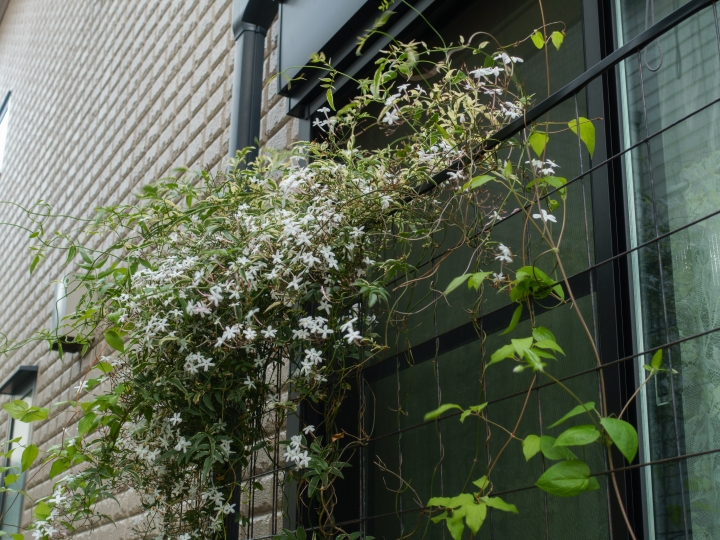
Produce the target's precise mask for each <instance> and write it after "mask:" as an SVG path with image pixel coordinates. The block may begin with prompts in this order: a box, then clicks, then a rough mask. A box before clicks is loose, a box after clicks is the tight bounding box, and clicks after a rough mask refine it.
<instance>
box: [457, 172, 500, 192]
mask: <svg viewBox="0 0 720 540" xmlns="http://www.w3.org/2000/svg"><path fill="white" fill-rule="evenodd" d="M492 180H495V177H494V176H490V175H489V174H482V175H480V176H476V177H474V178H473V179H472V180H470V181H469V182H467V183H466V184H465V185H464V186H463V187H464V188H465V189H477V188H479V187H480V186H482V185H484V184H487V183H488V182H491V181H492Z"/></svg>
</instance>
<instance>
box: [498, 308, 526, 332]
mask: <svg viewBox="0 0 720 540" xmlns="http://www.w3.org/2000/svg"><path fill="white" fill-rule="evenodd" d="M520 317H522V304H518V307H516V308H515V311H513V316H512V319H510V324H509V325H508V327H507V328H506V329H505V330H503V331H502V332H500V335H501V336H502V335H503V334H508V333H510V332H512V331H513V330H515V327H516V326H517V325H518V323H519V322H520Z"/></svg>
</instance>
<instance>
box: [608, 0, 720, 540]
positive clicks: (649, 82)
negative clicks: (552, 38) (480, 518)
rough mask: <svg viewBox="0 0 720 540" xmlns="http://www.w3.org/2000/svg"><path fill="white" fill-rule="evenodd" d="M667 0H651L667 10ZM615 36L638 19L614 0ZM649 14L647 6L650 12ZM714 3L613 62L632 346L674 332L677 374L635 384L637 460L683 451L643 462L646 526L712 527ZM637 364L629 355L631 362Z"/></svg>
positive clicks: (719, 88)
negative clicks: (640, 444) (618, 92)
mask: <svg viewBox="0 0 720 540" xmlns="http://www.w3.org/2000/svg"><path fill="white" fill-rule="evenodd" d="M651 5H652V4H651ZM677 7H679V6H678V5H676V4H675V3H673V2H672V1H670V0H668V1H663V2H656V3H655V5H654V7H653V9H654V10H656V11H657V12H658V13H662V14H669V13H671V12H673V10H674V9H677ZM618 10H619V12H620V13H621V14H622V16H621V18H620V19H621V21H622V23H623V25H622V27H621V33H620V36H621V37H622V38H623V39H630V38H632V37H633V36H634V35H636V34H638V33H640V32H641V31H642V30H643V29H644V27H645V26H646V12H645V9H644V8H643V9H639V4H637V3H636V2H630V1H627V0H619V1H618ZM651 15H652V13H651ZM716 24H717V13H716V11H715V9H714V8H713V9H705V10H703V11H701V12H699V13H698V14H696V15H694V16H692V17H690V18H688V19H687V20H685V21H683V22H681V23H680V24H678V25H676V26H675V27H673V28H672V29H671V30H669V31H668V32H667V33H665V34H663V35H662V36H660V37H659V38H658V39H657V40H655V41H654V42H653V43H651V44H650V45H649V46H648V47H647V49H646V51H643V52H642V53H641V54H640V55H639V56H635V57H631V58H628V59H627V60H626V61H625V63H624V65H623V66H622V68H621V69H620V76H621V83H622V88H623V95H622V97H623V124H624V131H623V135H624V145H625V147H626V148H632V150H631V152H630V153H629V154H628V155H627V156H626V159H625V174H626V178H627V181H628V186H627V194H628V209H629V213H630V214H631V216H632V220H631V226H630V230H629V233H630V237H631V245H632V247H637V246H643V244H645V243H647V242H648V241H649V240H652V239H654V238H657V237H660V236H663V239H662V240H661V241H658V242H653V243H651V244H649V245H647V246H645V247H641V248H640V249H638V250H637V251H636V252H635V253H634V254H633V261H632V269H633V275H632V278H633V293H634V297H635V314H634V315H635V331H636V335H637V348H638V350H640V351H642V350H646V349H651V348H653V347H659V346H663V345H665V344H667V343H676V344H675V345H674V346H672V347H670V348H668V349H667V356H666V358H667V361H668V362H669V363H670V364H671V365H672V367H673V368H674V369H675V370H677V371H678V375H677V376H669V375H664V376H662V377H659V378H657V379H656V380H655V381H654V383H653V384H651V385H650V386H649V388H646V389H645V391H643V393H642V395H641V408H642V418H641V420H644V421H643V422H642V426H641V427H642V430H643V435H644V437H643V439H644V448H642V452H643V453H644V455H643V461H646V462H649V461H655V460H660V459H668V458H675V457H677V456H684V455H685V456H695V457H690V458H688V459H684V460H678V461H673V462H671V463H668V464H666V465H658V466H656V467H653V468H646V469H645V470H644V481H645V490H646V493H645V495H646V501H647V510H648V514H649V516H650V517H649V519H648V528H649V533H650V534H652V536H651V538H658V539H661V538H662V539H665V538H675V537H678V536H682V535H684V534H688V533H689V534H690V535H691V537H692V538H694V539H710V538H718V537H720V459H719V458H718V454H714V453H712V452H713V451H714V450H716V449H718V448H720V429H719V428H720V400H719V399H718V397H720V394H718V388H720V335H719V334H718V333H717V332H714V330H717V329H718V327H720V303H719V302H718V299H719V298H720V219H718V216H717V214H718V212H720V190H719V189H718V187H719V186H720V104H719V103H718V101H719V100H720V57H719V56H718V43H719V42H718V33H717V27H716ZM638 368H639V369H641V367H640V366H638Z"/></svg>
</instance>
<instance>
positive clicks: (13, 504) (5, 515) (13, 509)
mask: <svg viewBox="0 0 720 540" xmlns="http://www.w3.org/2000/svg"><path fill="white" fill-rule="evenodd" d="M34 392H35V385H34V384H28V385H27V386H26V387H25V388H23V389H22V390H21V391H20V392H19V393H18V394H17V395H16V396H15V399H22V400H23V401H25V403H27V404H28V405H29V406H32V404H33V396H34ZM30 431H31V425H30V424H29V423H26V422H20V421H19V420H14V419H12V418H11V419H10V429H9V432H8V439H9V440H12V439H19V440H17V441H16V442H14V443H12V444H11V445H10V448H8V450H12V449H14V452H13V453H12V455H11V457H10V459H8V460H7V463H6V466H7V467H10V469H9V470H8V471H7V472H6V473H5V474H6V475H7V474H19V475H20V476H19V477H18V478H17V479H16V480H15V481H14V482H12V483H11V484H9V485H8V486H7V487H8V488H11V489H14V490H18V491H20V490H22V489H23V488H24V487H25V477H26V475H27V472H22V470H21V469H22V468H21V466H20V459H21V458H22V452H23V448H24V447H26V446H27V445H29V444H30ZM2 495H3V496H2V499H0V501H1V502H0V505H1V506H2V514H0V516H2V517H1V522H2V523H1V525H0V529H2V530H3V531H5V532H8V533H19V532H21V530H20V524H21V522H22V511H23V496H22V495H21V494H19V493H11V492H5V493H3V494H2Z"/></svg>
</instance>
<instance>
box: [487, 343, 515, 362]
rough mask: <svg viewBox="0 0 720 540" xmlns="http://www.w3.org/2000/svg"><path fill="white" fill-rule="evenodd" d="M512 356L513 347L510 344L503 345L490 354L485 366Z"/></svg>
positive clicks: (513, 353)
mask: <svg viewBox="0 0 720 540" xmlns="http://www.w3.org/2000/svg"><path fill="white" fill-rule="evenodd" d="M513 356H515V347H513V346H512V345H503V346H502V347H500V348H499V349H498V350H497V351H495V352H494V353H492V354H491V355H490V363H489V364H488V365H487V366H486V367H488V366H492V365H493V364H497V363H498V362H502V361H503V360H505V359H506V358H512V357H513Z"/></svg>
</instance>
